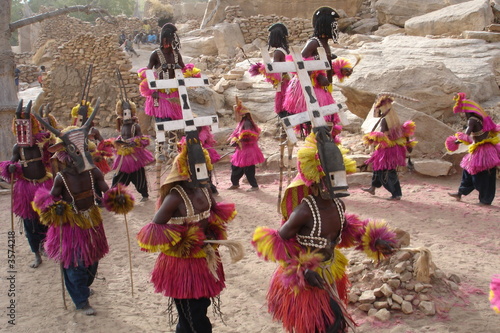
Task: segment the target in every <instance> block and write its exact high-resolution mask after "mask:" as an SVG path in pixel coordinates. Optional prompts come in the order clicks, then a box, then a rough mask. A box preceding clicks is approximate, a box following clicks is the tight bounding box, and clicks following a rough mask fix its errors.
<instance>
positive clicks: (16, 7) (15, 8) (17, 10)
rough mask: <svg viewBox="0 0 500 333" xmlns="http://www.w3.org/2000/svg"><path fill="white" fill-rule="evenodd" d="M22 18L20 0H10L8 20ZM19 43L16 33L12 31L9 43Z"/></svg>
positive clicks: (12, 20)
mask: <svg viewBox="0 0 500 333" xmlns="http://www.w3.org/2000/svg"><path fill="white" fill-rule="evenodd" d="M22 18H23V5H22V3H21V1H20V0H12V6H11V8H10V21H11V22H14V21H17V20H19V19H22ZM17 44H19V40H18V33H17V31H14V32H13V33H12V36H11V37H10V45H17Z"/></svg>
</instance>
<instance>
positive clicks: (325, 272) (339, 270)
mask: <svg viewBox="0 0 500 333" xmlns="http://www.w3.org/2000/svg"><path fill="white" fill-rule="evenodd" d="M330 262H331V264H329V265H328V268H329V269H325V268H324V267H323V266H324V265H325V264H326V263H330ZM348 262H349V260H347V258H346V256H345V255H344V254H343V253H342V252H341V251H340V250H339V249H335V252H334V257H333V260H331V261H327V262H323V263H322V264H321V265H320V266H319V268H318V269H319V272H318V273H319V274H320V275H321V276H324V277H326V279H327V282H328V284H332V283H333V282H335V281H338V280H340V279H342V277H343V276H344V275H345V274H346V273H345V268H346V267H347V264H348ZM329 271H330V272H331V274H330V272H329Z"/></svg>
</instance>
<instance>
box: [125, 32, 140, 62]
mask: <svg viewBox="0 0 500 333" xmlns="http://www.w3.org/2000/svg"><path fill="white" fill-rule="evenodd" d="M122 47H123V49H124V50H125V51H126V52H127V53H129V54H130V53H133V54H135V55H136V56H137V57H139V54H138V53H137V52H135V50H134V43H133V42H132V36H128V37H127V38H125V42H123V44H122Z"/></svg>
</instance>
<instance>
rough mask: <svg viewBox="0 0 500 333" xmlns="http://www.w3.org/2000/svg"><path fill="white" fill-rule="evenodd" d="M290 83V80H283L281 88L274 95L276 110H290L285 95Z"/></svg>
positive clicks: (277, 111) (278, 111)
mask: <svg viewBox="0 0 500 333" xmlns="http://www.w3.org/2000/svg"><path fill="white" fill-rule="evenodd" d="M289 84H290V80H283V81H281V89H280V90H278V91H277V92H276V95H275V97H274V112H276V113H280V112H281V111H288V110H287V109H286V108H285V106H284V103H285V96H286V90H287V89H288V85H289Z"/></svg>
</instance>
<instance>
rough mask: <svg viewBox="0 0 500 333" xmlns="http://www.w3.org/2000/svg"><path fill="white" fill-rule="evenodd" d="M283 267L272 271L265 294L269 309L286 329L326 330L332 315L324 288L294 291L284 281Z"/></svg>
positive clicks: (305, 332)
mask: <svg viewBox="0 0 500 333" xmlns="http://www.w3.org/2000/svg"><path fill="white" fill-rule="evenodd" d="M283 279H286V277H285V276H283V269H282V267H278V268H277V270H276V271H275V273H274V275H273V277H272V279H271V284H270V286H269V291H268V293H267V302H268V311H269V313H271V314H272V316H273V319H275V320H278V321H280V322H281V323H282V324H283V327H284V328H285V329H286V331H287V332H294V333H311V332H322V333H324V332H326V329H327V328H328V326H330V325H331V324H332V323H333V322H334V320H335V316H334V314H333V311H332V309H331V307H330V296H329V294H328V292H327V291H326V290H325V289H319V288H303V289H300V290H299V291H298V292H297V293H295V292H294V290H293V289H292V288H290V287H289V286H287V285H285V284H284V283H283Z"/></svg>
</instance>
